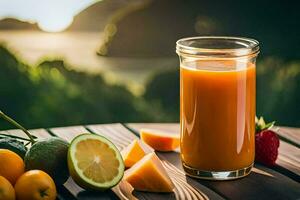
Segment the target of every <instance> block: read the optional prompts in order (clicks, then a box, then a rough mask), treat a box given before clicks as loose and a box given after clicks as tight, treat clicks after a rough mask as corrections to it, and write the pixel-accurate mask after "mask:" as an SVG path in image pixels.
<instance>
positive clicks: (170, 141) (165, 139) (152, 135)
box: [140, 129, 180, 151]
mask: <svg viewBox="0 0 300 200" xmlns="http://www.w3.org/2000/svg"><path fill="white" fill-rule="evenodd" d="M140 135H141V139H142V141H143V142H145V143H146V144H148V145H149V146H151V147H152V148H153V149H155V150H157V151H173V150H175V149H176V148H178V147H179V144H180V137H179V135H177V134H174V133H169V132H166V131H161V130H156V129H141V131H140Z"/></svg>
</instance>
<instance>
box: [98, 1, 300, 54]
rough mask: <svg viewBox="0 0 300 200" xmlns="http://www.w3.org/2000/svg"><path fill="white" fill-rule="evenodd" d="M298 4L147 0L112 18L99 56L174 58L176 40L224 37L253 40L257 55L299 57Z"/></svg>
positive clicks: (299, 2) (299, 15)
mask: <svg viewBox="0 0 300 200" xmlns="http://www.w3.org/2000/svg"><path fill="white" fill-rule="evenodd" d="M299 6H300V1H295V2H293V3H288V2H285V3H283V2H282V1H280V0H273V1H272V2H269V1H261V0H252V1H240V0H234V1H220V0H219V1H215V0H210V1H205V0H152V3H150V4H149V5H147V6H145V7H143V8H141V9H136V10H133V11H132V12H129V13H126V15H123V16H122V17H121V19H118V20H116V22H114V20H112V21H111V22H110V23H112V24H111V25H110V26H109V29H108V31H106V38H105V42H104V43H103V44H102V45H101V46H100V48H99V50H98V54H100V55H108V56H121V57H122V56H124V57H127V56H172V55H173V56H175V55H176V54H175V42H176V40H177V39H179V38H182V37H187V36H197V35H227V36H243V37H251V38H255V39H257V40H258V41H260V42H261V49H262V51H261V52H262V53H261V54H260V56H266V55H267V56H278V57H281V58H285V59H299V58H300V45H299V44H300V37H299V36H300V21H299V19H300V12H299ZM125 9H127V8H126V7H125ZM129 10H130V9H129ZM112 19H113V18H112Z"/></svg>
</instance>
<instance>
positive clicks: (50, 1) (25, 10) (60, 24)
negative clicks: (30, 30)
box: [0, 0, 100, 32]
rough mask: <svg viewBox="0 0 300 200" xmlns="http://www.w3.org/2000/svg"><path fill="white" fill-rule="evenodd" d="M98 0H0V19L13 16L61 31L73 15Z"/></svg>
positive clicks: (45, 27) (43, 28)
mask: <svg viewBox="0 0 300 200" xmlns="http://www.w3.org/2000/svg"><path fill="white" fill-rule="evenodd" d="M98 1H100V0H43V1H40V0H26V1H24V0H0V20H1V19H5V18H15V19H18V20H21V21H27V22H29V23H37V25H38V27H39V28H40V29H41V30H43V31H45V32H61V31H63V30H65V29H67V28H68V27H69V26H70V25H71V24H72V22H73V18H74V16H75V15H77V14H78V13H80V12H81V11H82V10H84V9H86V8H87V7H89V6H90V5H92V4H94V3H96V2H98Z"/></svg>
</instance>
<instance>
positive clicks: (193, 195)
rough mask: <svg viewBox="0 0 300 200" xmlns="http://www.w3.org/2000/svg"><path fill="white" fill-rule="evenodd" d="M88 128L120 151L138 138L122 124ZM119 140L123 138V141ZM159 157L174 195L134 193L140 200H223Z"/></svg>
mask: <svg viewBox="0 0 300 200" xmlns="http://www.w3.org/2000/svg"><path fill="white" fill-rule="evenodd" d="M87 128H88V129H89V130H91V131H92V132H93V133H96V134H99V135H103V136H105V137H108V138H109V139H110V140H111V141H113V142H114V143H115V144H116V145H117V146H118V147H119V149H122V148H123V147H124V146H127V145H129V144H130V142H131V141H132V140H134V139H136V138H138V137H137V136H135V135H134V134H133V133H132V132H130V131H129V130H127V129H126V128H125V127H124V126H123V125H121V124H111V125H90V126H87ZM119 138H122V140H120V139H119ZM158 155H159V156H160V157H161V158H162V159H163V164H164V166H165V167H166V168H167V171H168V173H169V175H170V177H171V179H172V180H173V182H174V184H175V186H176V189H175V191H174V193H171V194H158V193H157V194H156V193H145V192H134V195H135V196H136V197H137V198H138V199H186V200H194V199H223V198H222V197H221V196H220V195H218V194H217V193H215V192H213V191H212V190H210V189H209V188H207V187H205V186H204V185H201V184H199V183H198V182H197V181H195V180H192V179H190V178H188V177H186V176H185V175H184V173H183V172H182V171H180V170H178V168H176V167H175V166H174V165H173V163H170V162H169V161H168V160H166V159H165V157H164V156H163V154H158Z"/></svg>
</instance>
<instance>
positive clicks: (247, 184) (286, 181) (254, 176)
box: [187, 164, 300, 200]
mask: <svg viewBox="0 0 300 200" xmlns="http://www.w3.org/2000/svg"><path fill="white" fill-rule="evenodd" d="M192 180H195V179H191V178H188V177H187V182H192ZM196 181H197V182H199V183H200V184H203V185H205V186H206V187H208V188H210V189H212V190H214V191H215V192H217V193H218V194H220V195H221V196H223V197H225V198H230V199H257V198H259V199H273V200H274V199H294V198H295V197H300V185H299V183H297V182H295V181H294V180H292V179H290V178H288V177H286V176H284V175H282V174H280V173H278V172H276V171H274V170H272V169H269V168H267V167H264V166H262V165H257V164H256V165H255V167H254V168H253V169H252V171H251V173H250V174H249V175H248V176H246V177H244V178H241V179H237V180H229V181H207V180H196Z"/></svg>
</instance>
